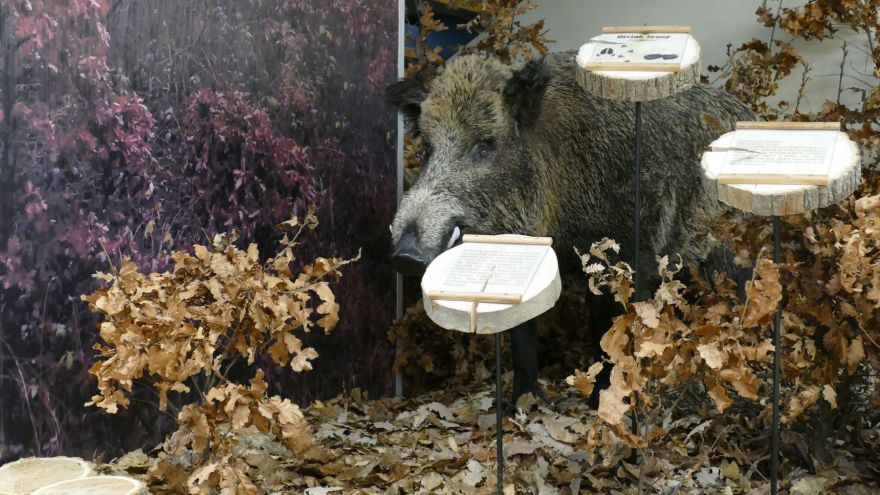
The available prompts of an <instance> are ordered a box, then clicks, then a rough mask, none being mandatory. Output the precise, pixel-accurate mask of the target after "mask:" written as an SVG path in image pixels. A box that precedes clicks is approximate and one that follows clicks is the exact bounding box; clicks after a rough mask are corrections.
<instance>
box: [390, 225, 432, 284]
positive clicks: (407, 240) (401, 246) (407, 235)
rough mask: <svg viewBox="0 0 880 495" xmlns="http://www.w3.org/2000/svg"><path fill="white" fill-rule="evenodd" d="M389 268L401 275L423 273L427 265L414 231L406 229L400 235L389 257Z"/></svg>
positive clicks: (417, 236)
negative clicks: (391, 267)
mask: <svg viewBox="0 0 880 495" xmlns="http://www.w3.org/2000/svg"><path fill="white" fill-rule="evenodd" d="M391 266H393V267H394V269H395V270H397V271H398V272H400V273H402V274H403V275H421V274H422V273H424V272H425V268H426V267H427V266H428V263H427V261H426V260H425V254H424V252H423V251H422V246H421V243H420V242H419V235H418V233H417V232H416V231H415V229H411V228H408V229H406V230H404V231H403V233H402V234H401V235H400V242H398V243H397V249H395V250H394V254H392V255H391Z"/></svg>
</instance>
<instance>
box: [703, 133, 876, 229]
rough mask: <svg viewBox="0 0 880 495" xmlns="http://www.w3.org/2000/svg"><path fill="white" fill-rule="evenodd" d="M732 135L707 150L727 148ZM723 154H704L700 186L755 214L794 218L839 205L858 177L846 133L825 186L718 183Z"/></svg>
mask: <svg viewBox="0 0 880 495" xmlns="http://www.w3.org/2000/svg"><path fill="white" fill-rule="evenodd" d="M735 132H736V131H734V132H728V133H727V134H724V135H722V136H721V137H719V138H718V139H716V140H715V141H713V142H712V144H711V145H710V146H709V149H716V150H719V149H720V150H724V149H727V148H729V147H730V146H731V143H733V142H734V134H735ZM726 153H727V152H726V151H707V152H706V153H704V154H703V158H702V160H701V166H702V169H703V174H702V180H703V184H704V186H705V188H706V190H707V191H709V192H710V194H711V195H712V196H714V197H716V198H717V199H718V201H721V202H722V203H724V204H726V205H729V206H732V207H734V208H736V209H738V210H741V211H744V212H748V213H754V214H756V215H764V216H785V215H796V214H798V213H805V212H808V211H811V210H815V209H817V208H822V207H825V206H828V205H832V204H835V203H840V202H841V201H844V200H845V199H847V198H848V197H849V196H850V195H851V194H852V192H853V191H854V190H855V188H856V186H857V185H858V184H859V179H860V178H861V156H860V153H859V148H858V146H857V145H856V144H855V143H854V142H853V141H851V140H850V139H849V136H847V135H846V134H845V133H841V136H840V137H839V139H838V140H837V144H836V148H835V150H834V158H833V160H832V162H831V169H830V172H829V175H828V184H827V185H809V184H790V185H787V184H721V183H719V182H718V175H719V172H720V170H721V167H722V165H723V164H724V161H725V159H726Z"/></svg>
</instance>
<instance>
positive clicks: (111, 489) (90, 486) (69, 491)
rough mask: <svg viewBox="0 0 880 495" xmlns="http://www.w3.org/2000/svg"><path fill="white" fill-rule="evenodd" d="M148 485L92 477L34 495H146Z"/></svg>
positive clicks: (112, 477) (72, 481) (60, 483)
mask: <svg viewBox="0 0 880 495" xmlns="http://www.w3.org/2000/svg"><path fill="white" fill-rule="evenodd" d="M147 493H149V492H148V491H147V485H146V484H144V483H143V482H142V481H139V480H136V479H133V478H126V477H125V476H91V477H88V478H80V479H78V480H67V481H60V482H58V483H53V484H51V485H47V486H44V487H43V488H40V489H39V490H37V491H35V492H33V493H32V495H146V494H147Z"/></svg>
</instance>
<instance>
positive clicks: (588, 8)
mask: <svg viewBox="0 0 880 495" xmlns="http://www.w3.org/2000/svg"><path fill="white" fill-rule="evenodd" d="M532 1H533V3H535V4H536V5H537V8H536V9H534V10H532V11H531V12H529V13H527V14H525V15H523V16H522V17H521V18H520V21H521V22H522V23H523V24H530V23H532V22H535V21H537V20H539V19H544V26H545V28H546V29H547V31H548V32H547V36H548V37H549V38H550V39H551V40H555V43H553V44H551V50H553V51H562V50H572V49H577V48H579V47H580V46H581V45H582V44H583V43H585V42H586V41H587V40H588V39H589V38H590V37H591V36H594V35H596V34H599V33H600V32H601V30H602V26H615V25H618V26H619V25H639V24H652V25H679V24H687V25H690V26H691V28H692V33H693V35H694V37H695V38H696V39H697V41H699V43H700V47H701V49H702V56H701V60H702V66H703V70H702V72H703V74H707V75H709V77H710V80H712V79H714V77H713V75H712V74H708V71H707V70H706V67H708V66H709V65H719V66H720V65H722V64H723V63H724V61H725V59H726V58H727V57H726V49H727V44H728V43H732V44H733V48H737V47H738V46H739V45H741V44H742V43H743V42H745V41H748V40H750V39H752V38H758V39H761V40H764V41H769V40H770V28H765V27H764V26H763V25H761V24H760V23H758V21H757V17H756V16H755V13H754V12H755V10H756V9H757V8H758V7H759V6H760V5H761V2H760V1H759V0H758V1H756V0H641V1H636V0H613V1H600V0H532ZM803 3H805V2H803V1H791V0H789V1H786V2H784V6H791V7H794V6H798V5H802V4H803ZM777 5H778V3H776V2H773V1H771V2H768V6H770V7H771V8H775V7H776V6H777ZM838 36H840V39H838V40H831V41H828V40H825V41H823V42H821V43H820V42H818V41H815V40H814V41H809V42H805V41H795V42H794V45H795V47H796V48H797V49H798V51H799V52H800V53H801V55H802V56H803V57H804V58H805V59H806V60H807V61H808V62H809V63H811V64H812V65H813V70H812V71H811V73H810V77H811V81H810V82H809V83H808V85H807V91H806V101H805V102H804V103H806V106H803V105H802V107H801V111H802V112H804V111H815V110H817V109H819V108H821V106H822V103H823V102H824V101H825V100H826V99H831V100H834V99H836V97H837V86H838V74H839V72H840V62H841V58H842V51H841V47H842V43H843V41H842V40H847V41H848V43H849V47H848V48H849V54H848V55H847V59H846V70H845V71H844V73H845V74H846V77H845V78H844V80H843V87H844V88H846V87H848V86H853V85H861V86H864V84H860V83H858V82H857V81H855V80H854V79H853V77H858V78H861V79H864V80H866V81H867V82H869V83H871V84H877V83H878V81H877V79H875V78H874V77H873V76H872V75H871V70H872V66H871V65H870V64H869V63H868V62H869V58H868V57H867V55H866V54H865V53H862V52H860V51H859V49H858V48H859V47H861V46H862V45H864V40H865V35H864V34H856V33H852V32H850V31H847V30H842V32H841V33H840V35H838ZM776 39H781V40H784V41H790V40H791V36H789V35H787V34H786V33H782V32H781V30H777V31H776ZM860 73H861V74H860ZM800 80H801V72H800V71H799V70H798V71H797V72H795V73H793V74H792V75H790V76H788V77H787V78H786V79H785V80H784V81H783V82H782V84H780V91H779V93H780V95H781V96H782V98H783V99H786V100H788V101H794V99H795V98H796V97H797V88H798V86H799V84H800ZM841 101H842V102H844V103H850V104H854V103H855V102H856V101H858V100H857V97H856V95H855V94H853V93H851V92H846V93H845V94H844V96H843V98H841Z"/></svg>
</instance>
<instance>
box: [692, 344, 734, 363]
mask: <svg viewBox="0 0 880 495" xmlns="http://www.w3.org/2000/svg"><path fill="white" fill-rule="evenodd" d="M697 351H699V353H700V357H701V358H703V361H706V364H707V365H708V366H709V367H710V368H712V369H713V370H717V369H721V367H722V366H724V363H726V362H727V353H726V352H724V351H723V350H722V349H721V344H720V343H719V342H717V341H715V342H710V343H708V344H700V345H698V346H697Z"/></svg>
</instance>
